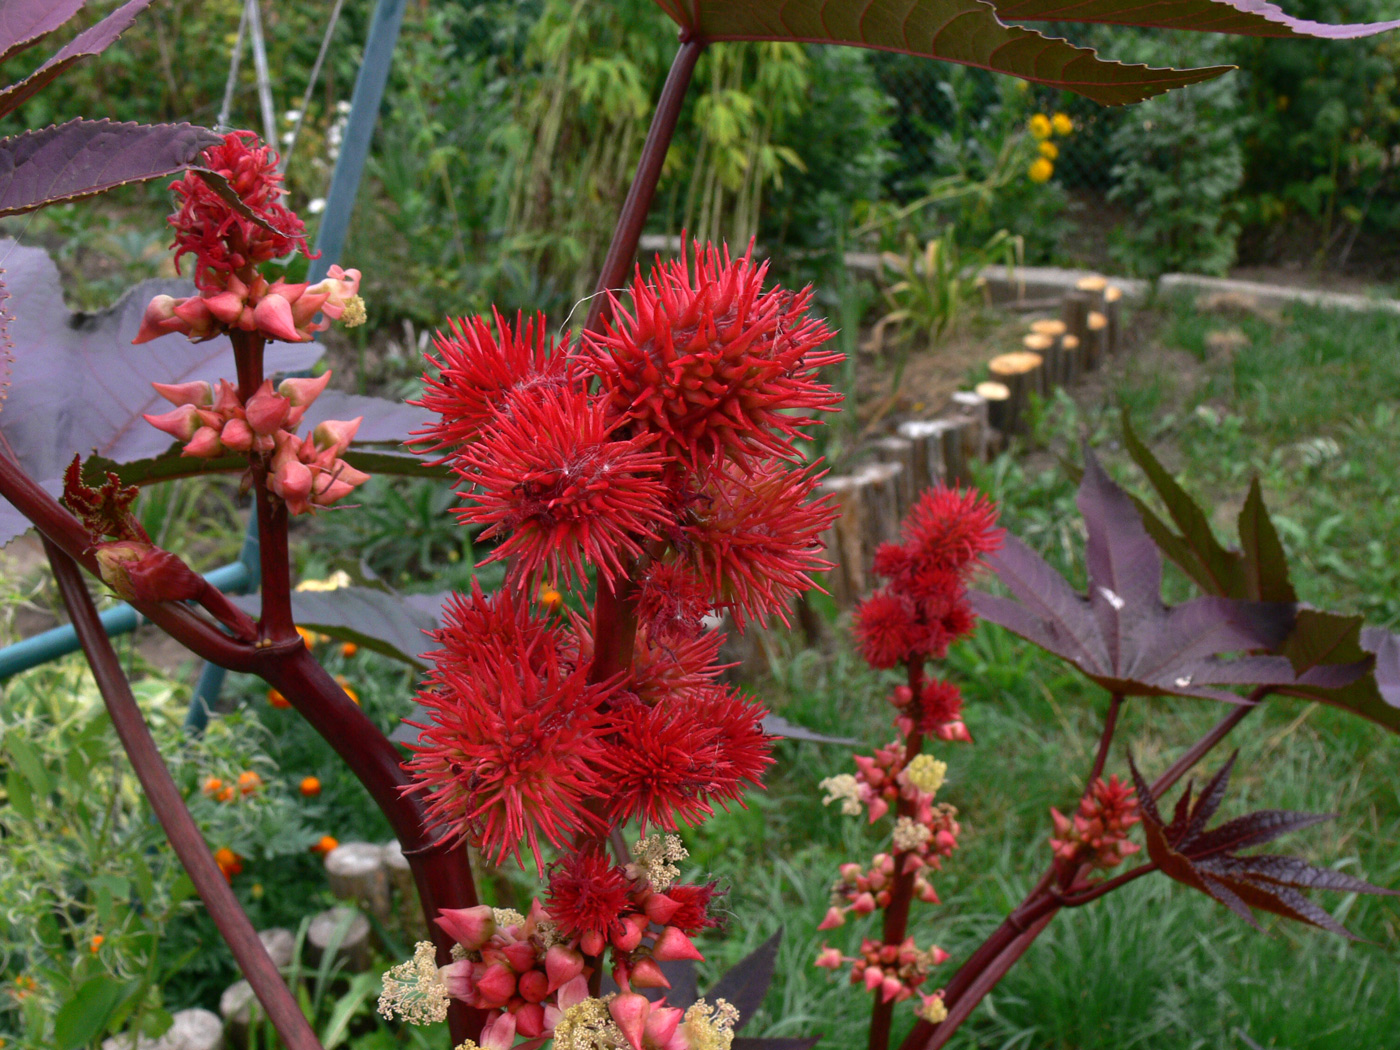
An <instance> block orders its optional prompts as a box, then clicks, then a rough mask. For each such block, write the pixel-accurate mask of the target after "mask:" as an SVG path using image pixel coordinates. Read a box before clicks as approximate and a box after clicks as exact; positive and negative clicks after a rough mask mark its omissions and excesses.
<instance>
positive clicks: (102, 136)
mask: <svg viewBox="0 0 1400 1050" xmlns="http://www.w3.org/2000/svg"><path fill="white" fill-rule="evenodd" d="M219 141H221V137H220V136H219V135H218V134H216V133H215V132H212V131H210V130H208V129H207V128H200V127H195V126H194V125H192V124H114V123H112V122H111V121H110V120H70V121H69V122H68V123H66V124H58V125H54V126H52V127H47V128H44V129H43V130H42V131H26V132H24V133H23V134H21V135H15V136H12V137H11V138H7V139H3V140H0V216H4V215H17V214H19V213H20V212H26V211H32V210H33V209H35V208H42V207H43V206H44V205H46V204H54V203H57V202H59V201H71V200H78V199H79V198H82V197H90V196H92V195H94V194H97V193H102V192H104V191H106V190H110V189H114V188H115V187H117V186H125V185H127V184H128V183H132V182H147V181H149V180H151V179H159V178H163V177H166V176H169V175H174V174H176V173H178V172H181V171H183V170H184V169H185V168H188V167H189V166H190V165H192V164H198V162H199V159H200V154H201V153H202V152H203V151H204V150H206V149H208V148H209V147H210V146H212V145H214V144H216V143H218V142H219Z"/></svg>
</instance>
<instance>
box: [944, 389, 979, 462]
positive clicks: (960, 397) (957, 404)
mask: <svg viewBox="0 0 1400 1050" xmlns="http://www.w3.org/2000/svg"><path fill="white" fill-rule="evenodd" d="M951 409H952V414H953V416H954V417H955V418H960V419H966V420H968V421H969V423H970V426H969V428H968V431H967V432H966V433H965V434H964V435H963V451H964V452H965V453H966V454H967V457H968V458H969V459H976V460H979V461H982V460H986V459H987V458H988V456H987V425H988V424H987V399H986V398H984V397H983V396H982V395H981V394H979V393H977V392H976V391H975V390H958V391H956V392H955V393H954V394H953V397H952V401H951Z"/></svg>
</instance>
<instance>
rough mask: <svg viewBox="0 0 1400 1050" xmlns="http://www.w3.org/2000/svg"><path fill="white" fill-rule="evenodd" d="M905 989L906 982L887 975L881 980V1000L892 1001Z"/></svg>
mask: <svg viewBox="0 0 1400 1050" xmlns="http://www.w3.org/2000/svg"><path fill="white" fill-rule="evenodd" d="M902 991H904V982H903V981H901V980H900V979H899V978H898V977H886V978H885V979H884V980H883V981H881V982H880V1000H881V1001H882V1002H886V1003H887V1002H890V1001H891V1000H892V999H894V998H896V997H897V996H898V995H899V993H900V992H902Z"/></svg>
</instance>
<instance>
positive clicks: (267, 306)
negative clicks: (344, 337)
mask: <svg viewBox="0 0 1400 1050" xmlns="http://www.w3.org/2000/svg"><path fill="white" fill-rule="evenodd" d="M359 291H360V271H359V270H342V269H341V268H340V267H339V266H332V267H331V268H330V272H329V274H328V275H327V277H326V278H325V279H324V280H322V281H319V282H317V283H316V284H307V283H305V282H303V283H300V284H289V283H288V282H286V281H284V280H282V279H281V278H278V279H277V280H276V281H273V282H272V283H271V284H269V283H268V281H267V279H266V278H264V277H263V276H262V275H261V274H257V273H254V274H251V275H249V277H248V279H247V280H246V281H244V280H243V279H242V278H240V277H239V276H238V275H237V274H231V275H229V277H228V279H227V282H226V283H225V284H224V286H223V287H222V288H218V289H216V290H212V291H204V292H201V293H200V294H198V295H191V296H188V297H187V298H184V299H176V298H174V297H173V296H169V295H157V296H155V297H154V298H153V299H152V300H151V301H150V303H149V304H148V305H147V307H146V312H145V313H144V314H143V315H142V317H141V328H140V329H139V330H138V331H137V333H136V338H135V339H133V340H132V342H133V343H146V342H150V341H151V340H152V339H158V338H160V337H161V336H163V335H168V334H169V333H171V332H180V333H182V334H184V335H186V336H188V337H189V338H190V339H191V340H192V341H193V342H196V343H198V342H203V341H204V340H206V339H213V338H214V337H215V336H217V335H220V334H222V333H224V332H230V331H242V332H257V333H259V334H260V335H262V336H264V337H265V338H267V339H277V340H281V341H282V342H285V343H307V342H310V341H311V340H312V339H313V338H315V333H317V332H324V331H325V330H326V329H327V328H329V327H330V326H331V322H332V321H339V320H342V319H343V320H344V321H345V323H346V325H348V326H350V327H353V326H354V325H356V324H360V323H362V322H363V321H364V316H365V315H364V310H365V308H364V303H363V302H362V301H361V300H360V297H359ZM318 314H319V315H323V318H322V320H320V321H318V320H316V317H317V315H318Z"/></svg>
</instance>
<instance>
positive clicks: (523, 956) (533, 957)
mask: <svg viewBox="0 0 1400 1050" xmlns="http://www.w3.org/2000/svg"><path fill="white" fill-rule="evenodd" d="M501 954H502V955H504V956H505V959H506V962H507V963H509V964H510V968H511V969H512V970H514V971H515V972H516V973H525V972H526V971H528V970H533V969H534V968H535V963H536V962H538V961H539V955H538V953H537V952H536V951H535V946H534V944H532V943H531V942H530V941H514V942H512V943H511V944H507V945H503V946H502V948H501Z"/></svg>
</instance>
